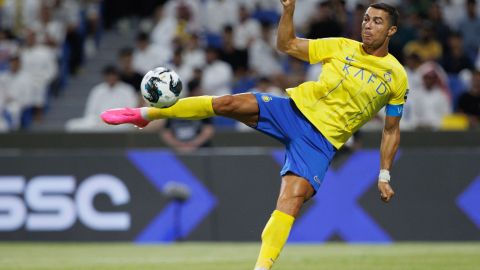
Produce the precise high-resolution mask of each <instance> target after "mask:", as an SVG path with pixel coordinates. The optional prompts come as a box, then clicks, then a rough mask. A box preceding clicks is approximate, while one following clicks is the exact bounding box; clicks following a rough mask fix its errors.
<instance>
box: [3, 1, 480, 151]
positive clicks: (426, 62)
mask: <svg viewBox="0 0 480 270" xmlns="http://www.w3.org/2000/svg"><path fill="white" fill-rule="evenodd" d="M2 2H3V3H2ZM19 2H23V6H22V5H19V4H18V3H19ZM371 2H373V1H362V0H346V1H340V0H297V5H296V11H295V12H296V13H295V17H294V22H295V26H296V31H297V35H298V36H301V37H306V38H322V37H347V38H351V39H355V40H360V31H361V23H362V20H363V14H364V11H365V9H366V8H367V7H368V5H369V4H370V3H371ZM383 2H387V3H389V4H392V5H394V6H396V7H397V8H398V9H399V12H400V14H401V16H400V21H399V30H398V32H397V34H396V35H395V36H394V37H393V38H392V40H391V42H390V53H392V54H393V55H394V56H395V57H396V58H397V59H398V60H399V61H400V62H401V63H402V64H403V65H404V66H405V69H406V70H407V73H408V75H409V86H410V93H409V96H408V102H407V105H406V108H405V113H404V117H403V120H402V129H403V130H418V129H428V130H440V129H461V130H464V129H468V128H479V127H480V71H479V70H480V3H476V1H475V0H451V1H447V0H437V1H434V0H417V1H413V0H409V1H400V0H385V1H383ZM0 3H2V6H3V8H2V13H1V14H2V29H4V30H3V31H2V32H1V35H0V67H1V68H2V71H3V72H2V75H1V79H0V80H2V82H1V86H0V87H2V89H1V91H0V108H6V111H8V113H9V114H10V115H13V116H10V118H11V119H13V120H10V123H9V124H10V125H11V126H13V127H18V126H19V125H21V123H20V124H19V121H20V122H21V120H18V114H19V111H21V110H19V109H18V107H19V106H20V107H21V106H32V107H33V108H37V107H41V106H42V104H44V102H45V100H44V99H45V96H48V95H45V91H52V88H53V89H54V88H55V87H58V86H55V84H57V85H58V84H59V82H58V78H59V75H58V73H59V66H58V65H59V63H61V60H59V59H62V57H65V55H62V54H65V50H62V48H63V47H62V46H63V44H68V45H69V48H70V51H71V52H70V54H69V55H70V57H69V59H68V71H69V73H73V74H74V73H75V69H76V68H78V66H79V65H81V63H82V59H83V55H84V54H88V52H89V51H92V50H94V49H95V33H96V32H98V29H97V28H98V20H99V19H98V18H102V21H103V25H104V27H106V28H107V30H108V29H110V28H111V29H114V30H116V31H132V29H133V30H134V31H137V35H136V39H135V40H132V45H131V47H130V48H123V49H122V50H121V51H120V52H119V53H118V56H119V57H118V63H116V64H115V66H112V67H107V68H106V69H105V74H106V75H112V74H113V75H114V77H116V80H117V81H118V83H122V87H123V88H125V87H126V86H128V87H129V88H130V90H129V91H128V92H132V91H135V90H136V91H138V88H139V87H138V86H139V84H140V81H141V78H142V75H143V74H144V73H145V72H146V71H148V70H149V69H151V68H153V67H157V66H166V67H169V68H172V69H174V70H175V71H177V73H178V74H179V75H180V77H181V78H182V81H183V82H184V86H185V87H184V95H203V94H204V95H223V94H229V93H233V94H235V93H242V92H247V91H260V92H269V93H274V94H278V95H284V93H285V92H284V90H283V89H286V88H288V87H293V86H296V85H298V84H299V83H301V82H303V81H307V80H317V78H318V76H319V73H320V72H321V69H322V67H321V64H319V65H313V66H310V65H308V64H306V63H303V62H300V61H298V60H295V59H293V58H290V57H287V56H286V55H284V54H280V53H279V52H278V51H277V50H276V49H275V37H276V30H277V29H276V27H277V23H278V20H279V17H280V14H281V9H282V6H281V3H280V1H279V0H170V1H150V0H143V1H142V0H138V1H128V0H103V1H94V0H90V1H88V0H83V1H74V0H71V1H69V0H52V1H40V0H3V1H1V0H0ZM27 6H28V7H29V8H27ZM22 7H23V13H22V14H23V15H21V16H20V15H19V14H20V13H21V12H19V11H18V10H19V9H21V8H22ZM102 11H103V12H102ZM79 14H80V15H79ZM18 16H20V17H18ZM19 18H20V20H19ZM23 18H25V19H23ZM27 18H28V19H27ZM21 19H23V22H19V21H22V20H21ZM80 25H82V26H80ZM92 43H93V45H91V44H92ZM89 44H90V45H89ZM33 48H35V49H36V50H35V52H32V51H33ZM75 48H77V49H75ZM75 50H76V51H75ZM26 55H27V56H26ZM47 58H48V59H49V60H48V61H47ZM77 58H78V59H77ZM47 66H48V67H47ZM40 70H41V71H42V72H39V71H40ZM47 71H48V72H47ZM20 76H23V77H30V81H29V80H28V79H24V78H23V77H20ZM4 77H5V78H4ZM107 77H109V76H106V77H105V78H106V81H105V82H103V83H102V84H100V85H103V88H104V89H103V90H101V91H108V89H113V88H114V86H115V84H116V83H117V82H115V83H113V84H112V80H111V76H110V82H109V81H108V80H109V79H108V78H107ZM19 78H22V79H19ZM15 80H17V81H21V83H20V82H19V83H16V82H15ZM29 83H30V84H31V85H33V86H32V87H27V86H26V85H27V84H29ZM22 84H23V85H24V86H20V85H22ZM100 85H99V86H100ZM17 88H18V89H17ZM36 88H42V90H38V89H37V90H34V91H36V92H35V94H27V93H26V92H25V93H23V92H22V91H27V90H25V89H36ZM45 89H50V90H45ZM96 89H97V90H96V91H97V92H101V91H100V90H98V87H97V88H96ZM93 90H95V89H93ZM32 91H33V90H32ZM42 91H43V92H42ZM53 92H55V90H53ZM124 92H125V91H124ZM1 95H3V96H4V97H2V96H1ZM127 95H130V93H129V94H124V96H127ZM18 96H21V97H22V99H19V98H18ZM26 96H29V97H32V100H29V99H26V98H25V97H26ZM137 97H138V95H137ZM94 99H98V95H94V94H93V91H92V94H91V95H90V98H89V104H90V103H95V100H94ZM119 99H120V98H119ZM27 101H28V102H29V104H28V105H27V104H24V103H25V102H27ZM96 103H101V102H98V101H97V102H96ZM126 103H127V102H126ZM12 104H14V105H12ZM130 104H131V102H130ZM130 104H129V105H128V106H130ZM102 105H104V104H98V106H99V108H97V110H91V109H89V110H90V111H93V112H95V113H97V111H98V110H101V109H102V108H100V107H101V106H102ZM116 105H122V104H116ZM15 106H16V107H15ZM126 106H127V105H126ZM12 107H13V108H12ZM87 108H91V106H90V105H87ZM87 111H88V110H87ZM86 113H87V112H86ZM86 117H87V118H88V115H86ZM382 117H383V112H381V113H379V115H378V117H377V118H376V119H374V120H373V121H371V122H370V123H369V124H367V126H365V129H371V130H378V129H380V128H381V127H382V126H383V125H382V121H383V118H382ZM205 124H207V125H211V124H212V123H205ZM213 124H214V125H215V126H216V127H217V128H219V127H229V128H232V127H234V128H239V129H243V128H242V127H241V126H238V127H237V126H234V123H233V121H230V120H228V119H222V118H216V119H214V122H213ZM82 125H84V126H85V125H86V124H80V126H82ZM182 125H183V124H182ZM73 126H74V128H73V129H75V125H73ZM87 126H88V125H87ZM171 126H172V125H171V124H169V125H167V128H170V127H171ZM91 127H93V126H91ZM209 127H210V126H209ZM193 133H194V134H201V132H200V131H196V132H193ZM202 143H204V142H202Z"/></svg>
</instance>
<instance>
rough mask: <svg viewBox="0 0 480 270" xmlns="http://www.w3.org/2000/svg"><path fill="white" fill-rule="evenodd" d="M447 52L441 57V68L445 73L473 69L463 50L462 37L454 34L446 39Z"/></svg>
mask: <svg viewBox="0 0 480 270" xmlns="http://www.w3.org/2000/svg"><path fill="white" fill-rule="evenodd" d="M448 48H449V49H448V50H446V51H445V53H444V54H443V57H442V62H441V63H442V66H443V68H444V69H445V71H446V72H447V73H459V72H460V71H462V70H464V69H473V64H472V61H471V60H470V58H469V57H468V55H467V54H466V53H465V51H464V49H463V39H462V36H461V35H459V34H456V33H453V34H451V35H450V36H449V37H448Z"/></svg>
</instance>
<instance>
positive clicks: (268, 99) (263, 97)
mask: <svg viewBox="0 0 480 270" xmlns="http://www.w3.org/2000/svg"><path fill="white" fill-rule="evenodd" d="M262 100H263V102H270V101H271V100H272V97H271V96H267V95H262Z"/></svg>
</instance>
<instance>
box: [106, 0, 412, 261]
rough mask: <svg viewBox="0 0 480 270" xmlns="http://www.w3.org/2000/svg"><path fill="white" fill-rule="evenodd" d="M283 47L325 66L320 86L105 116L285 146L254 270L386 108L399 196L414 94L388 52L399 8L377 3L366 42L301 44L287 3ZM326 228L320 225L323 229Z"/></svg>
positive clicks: (385, 172) (386, 177) (385, 176)
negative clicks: (340, 154)
mask: <svg viewBox="0 0 480 270" xmlns="http://www.w3.org/2000/svg"><path fill="white" fill-rule="evenodd" d="M281 3H282V4H283V13H282V16H281V19H280V22H279V27H278V37H277V47H278V49H279V50H280V51H282V52H285V53H287V54H289V55H291V56H293V57H296V58H298V59H301V60H303V61H308V62H310V63H312V64H314V63H318V62H322V63H323V70H322V73H321V74H320V77H319V80H318V81H316V82H305V83H303V84H301V85H299V86H298V87H295V88H290V89H287V93H288V95H289V98H281V97H275V96H272V95H268V94H262V93H257V94H255V93H254V94H252V93H245V94H238V95H226V96H220V97H211V96H202V97H192V98H185V99H180V100H179V101H178V102H177V103H176V104H175V105H173V106H172V107H169V108H165V109H158V108H135V109H128V108H126V109H114V110H109V111H106V112H105V113H103V114H102V118H103V120H104V121H105V122H106V123H108V124H113V125H117V124H123V123H132V124H134V125H137V126H139V127H142V126H145V125H147V124H148V123H149V122H150V121H152V120H155V119H160V118H182V119H202V118H206V117H212V116H215V115H221V116H225V117H230V118H233V119H236V120H238V121H241V122H243V123H245V124H247V125H249V126H251V127H253V128H255V129H257V130H259V131H261V132H264V133H266V134H268V135H270V136H272V137H274V138H276V139H278V140H280V141H281V142H282V143H284V144H285V146H286V157H285V164H284V166H283V168H282V170H281V175H282V184H281V189H280V195H279V197H278V201H277V205H276V209H275V211H274V212H273V213H272V215H271V217H270V220H269V221H268V223H267V225H266V226H265V229H264V231H263V233H262V246H261V249H260V254H259V256H258V260H257V263H256V266H255V269H256V270H264V269H270V268H271V267H272V265H273V263H274V262H275V260H277V258H278V256H279V254H280V251H281V250H282V248H283V246H284V245H285V242H286V241H287V238H288V235H289V233H290V229H291V227H292V225H293V222H294V220H295V218H296V216H297V215H298V213H299V210H300V208H301V207H302V205H303V203H304V202H305V201H307V200H309V199H310V198H311V197H312V196H313V195H314V194H315V193H316V191H317V190H318V189H319V188H320V186H321V184H322V181H323V177H324V175H325V172H326V171H327V168H328V166H329V164H330V161H331V160H332V158H333V156H334V155H335V153H336V151H337V150H338V149H339V148H340V147H342V145H343V144H344V143H345V142H346V141H347V140H348V138H349V137H350V136H351V135H352V134H353V133H354V132H355V131H356V130H358V129H359V128H360V127H361V126H362V125H363V124H365V123H366V122H367V121H368V120H369V119H371V118H372V117H373V116H374V115H375V114H376V113H377V112H378V111H379V110H380V109H381V108H383V107H384V106H385V105H386V115H387V116H386V119H385V126H384V129H383V137H382V141H381V146H380V153H381V154H380V155H381V164H380V168H381V170H380V172H379V178H378V189H379V191H380V198H381V199H382V200H383V201H384V202H389V201H390V200H391V198H392V196H393V194H394V192H393V189H392V188H391V186H390V184H389V181H390V174H389V171H390V169H391V166H392V161H393V159H394V156H395V153H396V152H397V148H398V145H399V142H400V128H399V123H400V118H401V115H402V111H403V104H404V102H405V100H406V94H407V92H408V90H407V89H408V85H407V75H406V72H405V70H404V69H403V67H402V65H401V64H400V63H399V62H398V61H397V60H396V59H395V58H394V57H393V56H392V55H390V54H389V53H388V44H389V41H390V38H391V37H392V36H393V35H394V34H395V32H396V31H397V19H398V13H397V11H396V9H395V8H393V7H391V6H389V5H387V4H383V3H377V4H372V5H370V6H369V8H368V9H367V10H366V12H365V15H364V18H363V22H362V42H361V43H360V42H357V41H353V40H349V39H345V38H326V39H317V40H308V39H302V38H297V37H296V36H295V30H294V25H293V13H294V10H295V0H281ZM320 226H321V225H320Z"/></svg>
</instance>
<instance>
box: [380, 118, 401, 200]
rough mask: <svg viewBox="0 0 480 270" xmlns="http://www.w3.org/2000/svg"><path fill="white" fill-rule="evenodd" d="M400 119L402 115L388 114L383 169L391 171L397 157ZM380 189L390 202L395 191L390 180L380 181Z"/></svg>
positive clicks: (382, 197)
mask: <svg viewBox="0 0 480 270" xmlns="http://www.w3.org/2000/svg"><path fill="white" fill-rule="evenodd" d="M400 119H401V118H400V117H396V116H386V118H385V126H384V128H383V136H382V143H381V145H380V169H381V170H387V171H390V169H391V167H392V163H393V159H394V158H395V154H396V153H397V149H398V145H399V144H400ZM388 178H389V176H388ZM380 180H382V179H380ZM383 180H387V179H383ZM388 180H390V179H388ZM378 189H379V191H380V198H381V199H382V200H383V201H384V202H389V201H390V200H391V199H392V197H393V195H394V191H393V189H392V187H391V186H390V183H389V182H388V181H378Z"/></svg>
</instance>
